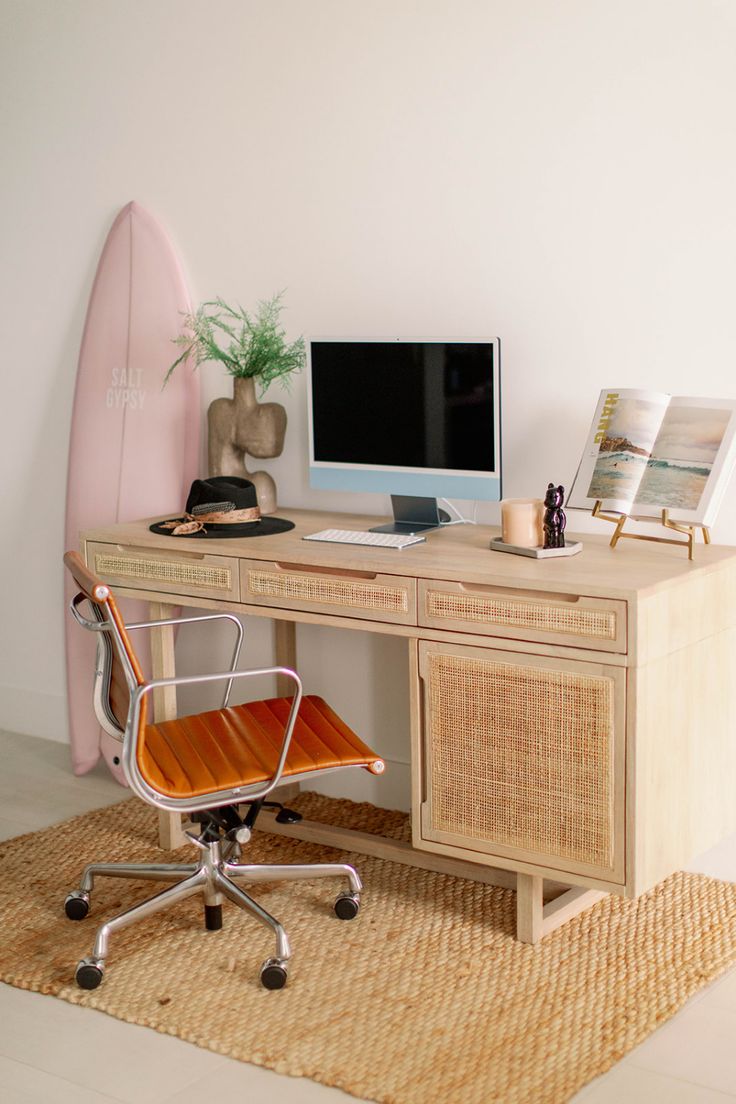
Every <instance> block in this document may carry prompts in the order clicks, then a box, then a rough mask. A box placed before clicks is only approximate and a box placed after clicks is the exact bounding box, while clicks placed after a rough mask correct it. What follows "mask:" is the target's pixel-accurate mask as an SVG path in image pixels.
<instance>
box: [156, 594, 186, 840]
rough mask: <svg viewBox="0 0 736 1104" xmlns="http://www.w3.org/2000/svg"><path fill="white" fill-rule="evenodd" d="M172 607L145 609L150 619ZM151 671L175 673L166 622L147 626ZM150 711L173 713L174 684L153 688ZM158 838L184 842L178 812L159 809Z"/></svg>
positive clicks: (160, 717) (163, 717)
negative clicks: (148, 628)
mask: <svg viewBox="0 0 736 1104" xmlns="http://www.w3.org/2000/svg"><path fill="white" fill-rule="evenodd" d="M173 610H174V607H173V606H171V605H169V604H168V603H164V602H150V603H149V612H150V617H151V620H152V621H161V620H164V618H167V617H171V615H172V612H173ZM151 672H152V674H153V677H154V678H155V679H157V678H173V676H174V675H175V674H176V664H175V661H174V629H173V626H172V625H166V626H164V627H163V628H160V629H151ZM153 715H154V717H155V718H156V720H157V721H168V720H172V719H173V718H174V717H175V716H176V687H175V686H163V687H160V688H159V689H158V690H154V692H153ZM158 841H159V844H160V846H161V847H163V848H164V849H165V850H166V851H175V850H176V848H177V847H182V846H183V845H184V844H185V843H186V837H185V836H184V833H183V832H182V830H181V816H180V814H179V813H167V812H165V811H164V810H163V809H159V813H158Z"/></svg>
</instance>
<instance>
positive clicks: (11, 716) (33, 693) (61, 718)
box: [0, 685, 69, 744]
mask: <svg viewBox="0 0 736 1104" xmlns="http://www.w3.org/2000/svg"><path fill="white" fill-rule="evenodd" d="M0 729H4V730H5V731H6V732H19V733H21V735H23V736H42V737H43V738H44V739H45V740H57V741H58V742H59V743H61V744H68V743H69V720H68V716H67V709H66V696H65V695H64V694H45V693H44V692H43V691H42V690H37V689H33V690H26V689H23V688H22V687H19V686H2V685H0Z"/></svg>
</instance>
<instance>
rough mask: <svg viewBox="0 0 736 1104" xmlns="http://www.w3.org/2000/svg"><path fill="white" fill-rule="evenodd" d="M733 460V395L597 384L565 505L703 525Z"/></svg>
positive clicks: (720, 494) (735, 431) (715, 508)
mask: <svg viewBox="0 0 736 1104" xmlns="http://www.w3.org/2000/svg"><path fill="white" fill-rule="evenodd" d="M735 460H736V400H731V399H689V398H673V397H671V396H670V395H664V394H662V393H660V392H656V391H635V390H620V391H609V390H606V391H601V395H600V398H599V400H598V405H597V407H596V411H595V417H594V418H593V425H592V426H591V429H590V433H589V435H588V442H587V444H586V446H585V451H584V453H583V458H582V460H581V461H580V466H579V467H578V471H577V475H576V476H575V482H574V483H573V487H572V491H571V493H570V496H569V498H568V503H567V504H568V506H571V507H573V508H578V509H589V510H590V509H592V508H593V506H594V505H595V502H596V500H598V499H600V501H601V502H602V504H603V509H604V510H610V511H613V512H614V513H622V514H631V515H633V516H634V517H639V518H649V517H651V518H657V517H661V514H662V510H669V511H670V514H671V516H672V518H673V520H675V521H682V522H690V523H694V524H696V525H711V524H712V523H713V521H714V519H715V516H716V514H717V512H718V508H719V506H720V504H721V499H722V498H723V493H724V491H725V489H726V486H727V484H728V480H729V478H730V476H731V472H732V470H733V465H734V461H735Z"/></svg>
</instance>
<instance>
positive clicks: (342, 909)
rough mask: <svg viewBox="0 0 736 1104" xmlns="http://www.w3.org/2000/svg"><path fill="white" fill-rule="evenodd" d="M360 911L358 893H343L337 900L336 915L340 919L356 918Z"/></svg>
mask: <svg viewBox="0 0 736 1104" xmlns="http://www.w3.org/2000/svg"><path fill="white" fill-rule="evenodd" d="M359 912H360V897H359V896H358V894H357V893H341V894H340V895H339V896H338V897H337V899H336V901H335V916H337V917H338V919H340V920H354V919H355V917H356V916H357V915H358V913H359Z"/></svg>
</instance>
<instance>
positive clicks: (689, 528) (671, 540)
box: [593, 499, 710, 560]
mask: <svg viewBox="0 0 736 1104" xmlns="http://www.w3.org/2000/svg"><path fill="white" fill-rule="evenodd" d="M601 506H602V503H601V501H600V499H599V500H598V501H597V502H596V504H595V506H594V507H593V517H595V518H601V520H602V521H610V522H611V523H612V524H613V525H615V526H616V529H615V531H614V534H613V536H612V537H611V548H615V547H616V545H617V544H618V542H619V541H620V540H623V539H625V538H628V539H629V540H641V541H657V542H658V543H659V544H679V545H682V546H683V548H684V547H685V545H687V558H688V559H689V560H692V559H693V549H694V547H695V536H696V530H697V529H700V530H701V531H702V533H703V543H704V544H710V531H709V529H708V526H707V525H696V524H693V525H682V524H681V523H680V522H678V521H672V520H671V518H670V512H669V510H663V511H662V525H663V526H664V527H665V529H674V530H675V532H677V533H684V534H685V536H686V537H687V540H677V538H675V537H650V536H647V535H645V534H644V533H624V532H623V528H624V525H625V524H626V522H627V521H629V520H632V521H648V522H650V523H651V522H652V521H654V519H653V518H637V517H636V516H635V515H633V514H604V513H603V511H602V510H601ZM655 524H656V521H655Z"/></svg>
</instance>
